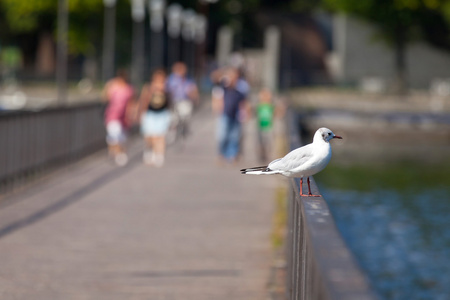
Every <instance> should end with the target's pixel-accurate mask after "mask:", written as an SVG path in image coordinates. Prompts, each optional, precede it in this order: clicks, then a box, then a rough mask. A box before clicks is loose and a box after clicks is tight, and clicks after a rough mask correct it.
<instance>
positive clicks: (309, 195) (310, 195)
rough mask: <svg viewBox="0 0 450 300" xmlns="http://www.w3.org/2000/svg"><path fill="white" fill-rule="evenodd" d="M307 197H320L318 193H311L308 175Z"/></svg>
mask: <svg viewBox="0 0 450 300" xmlns="http://www.w3.org/2000/svg"><path fill="white" fill-rule="evenodd" d="M307 181H308V197H320V195H313V194H312V193H311V184H310V183H309V177H308V180H307Z"/></svg>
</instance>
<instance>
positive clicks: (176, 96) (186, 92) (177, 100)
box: [167, 62, 199, 129]
mask: <svg viewBox="0 0 450 300" xmlns="http://www.w3.org/2000/svg"><path fill="white" fill-rule="evenodd" d="M187 71H188V70H187V66H186V64H185V63H183V62H176V63H174V65H173V66H172V73H171V74H170V76H169V78H168V79H167V90H168V92H169V93H170V97H171V99H172V103H173V106H174V111H175V114H176V116H177V117H178V118H179V119H181V121H182V122H184V126H186V128H185V129H187V126H188V123H189V120H190V118H191V115H192V111H193V107H194V105H195V104H198V101H199V93H198V88H197V85H196V83H195V81H193V80H191V79H189V78H188V77H187Z"/></svg>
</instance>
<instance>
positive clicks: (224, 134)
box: [212, 68, 249, 163]
mask: <svg viewBox="0 0 450 300" xmlns="http://www.w3.org/2000/svg"><path fill="white" fill-rule="evenodd" d="M238 81H239V71H238V70H237V69H236V68H228V69H227V70H226V71H225V73H224V77H223V79H222V81H221V85H220V87H215V88H214V90H213V95H212V96H213V97H212V108H213V111H214V112H215V113H217V114H218V115H219V121H218V131H217V139H218V143H219V145H218V146H219V155H220V159H221V160H224V161H226V162H230V163H235V162H236V161H237V159H238V156H239V153H240V148H241V143H240V139H241V136H242V122H244V121H245V120H246V119H247V118H248V116H249V105H248V102H247V98H246V95H245V94H244V93H243V92H242V91H240V90H239V89H238Z"/></svg>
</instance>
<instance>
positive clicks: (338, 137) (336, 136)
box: [333, 135, 342, 140]
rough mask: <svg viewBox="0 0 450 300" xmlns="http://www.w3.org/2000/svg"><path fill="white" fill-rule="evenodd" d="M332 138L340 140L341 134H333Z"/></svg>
mask: <svg viewBox="0 0 450 300" xmlns="http://www.w3.org/2000/svg"><path fill="white" fill-rule="evenodd" d="M333 138H334V139H340V140H342V136H339V135H335V136H334V137H333Z"/></svg>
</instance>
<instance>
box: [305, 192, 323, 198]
mask: <svg viewBox="0 0 450 300" xmlns="http://www.w3.org/2000/svg"><path fill="white" fill-rule="evenodd" d="M300 197H322V195H314V194H303V193H302V192H300Z"/></svg>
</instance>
